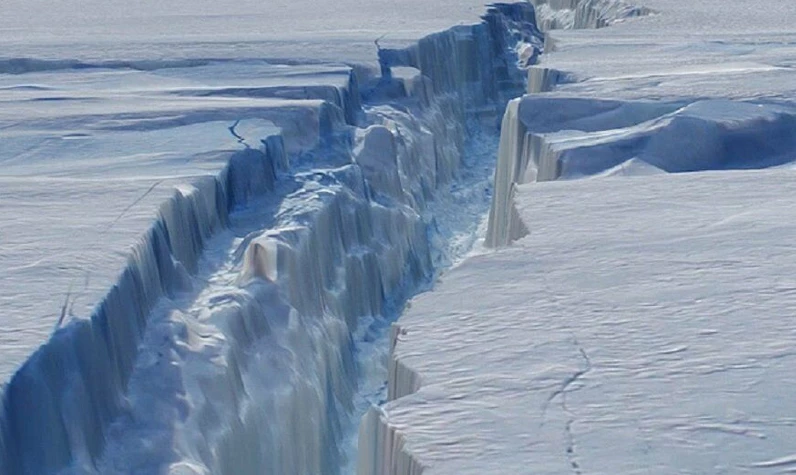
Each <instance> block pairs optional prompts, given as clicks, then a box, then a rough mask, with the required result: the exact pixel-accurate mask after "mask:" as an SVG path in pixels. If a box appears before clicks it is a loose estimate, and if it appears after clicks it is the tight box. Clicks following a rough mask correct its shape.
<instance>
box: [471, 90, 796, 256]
mask: <svg viewBox="0 0 796 475" xmlns="http://www.w3.org/2000/svg"><path fill="white" fill-rule="evenodd" d="M794 130H796V111H794V109H793V107H792V106H788V105H775V104H750V103H747V102H735V101H728V100H721V99H714V100H698V101H688V100H685V101H672V102H668V101H660V102H651V101H618V100H602V99H579V98H547V97H543V96H534V95H529V96H525V97H524V98H522V99H516V100H514V101H512V102H511V103H510V104H509V106H508V107H507V108H506V113H505V115H504V118H503V127H502V134H501V141H500V150H499V152H498V154H499V159H498V164H497V170H496V173H495V196H494V199H493V201H492V209H491V211H490V217H489V228H488V231H487V238H486V242H487V245H490V246H493V247H498V246H504V245H506V244H508V243H510V242H511V241H513V240H515V239H517V238H519V237H522V236H524V235H525V234H527V232H528V229H527V226H526V225H525V224H524V223H522V222H521V220H520V219H518V215H517V212H516V209H515V208H514V190H515V187H516V186H517V185H519V184H522V183H532V182H538V181H550V180H556V179H571V178H578V177H584V176H591V175H597V174H601V173H624V172H623V171H622V170H623V169H626V168H627V166H632V167H633V168H635V169H636V172H638V173H649V172H650V171H651V170H659V171H662V172H667V173H679V172H693V171H701V170H728V169H750V168H766V167H772V166H776V165H782V164H784V163H787V162H790V161H792V160H793V150H794V148H795V147H796V138H794V135H793V131H794ZM639 164H640V166H641V167H642V168H644V170H645V171H640V170H638V167H637V166H636V165H639Z"/></svg>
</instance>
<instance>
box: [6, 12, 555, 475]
mask: <svg viewBox="0 0 796 475" xmlns="http://www.w3.org/2000/svg"><path fill="white" fill-rule="evenodd" d="M540 44H541V37H540V35H539V33H538V30H536V29H535V25H534V18H533V10H532V9H531V8H530V6H528V5H526V4H520V5H502V4H499V5H496V6H494V7H493V8H492V9H491V10H490V11H489V13H488V14H487V15H486V16H485V21H484V22H483V23H480V24H478V25H472V26H460V27H456V28H454V29H451V30H449V31H446V32H442V33H439V34H437V35H432V36H430V37H428V38H425V39H423V40H421V41H420V42H419V43H418V44H417V45H416V46H414V47H412V48H408V49H406V50H382V52H381V59H382V62H383V63H384V66H385V68H386V69H387V70H389V69H390V68H393V67H397V66H409V67H414V68H417V69H418V70H419V71H420V74H418V75H415V76H413V77H410V78H384V81H383V82H382V83H380V84H378V85H376V87H375V88H374V89H373V90H370V91H369V93H368V94H367V98H368V99H370V101H371V102H370V103H369V104H366V107H365V113H364V114H363V113H362V110H361V109H360V106H359V104H360V102H359V92H358V90H357V85H356V83H355V79H356V77H355V76H354V75H353V74H352V76H351V78H352V79H351V84H350V85H349V87H348V88H347V89H345V90H343V91H340V97H335V98H334V100H333V101H332V102H331V103H329V102H327V103H325V104H323V105H322V106H321V107H320V108H319V109H318V113H317V114H315V115H314V116H315V117H316V119H317V122H318V123H317V124H313V125H311V126H310V127H308V129H309V130H315V131H318V135H319V136H318V137H317V138H311V139H310V140H307V141H302V137H298V136H296V134H297V131H298V130H299V129H300V127H299V128H296V129H295V130H293V129H291V130H286V132H285V133H286V134H287V135H286V136H285V141H289V142H290V143H291V144H293V146H292V147H286V145H285V143H284V142H283V137H269V138H267V139H265V140H264V141H263V146H262V148H261V149H260V150H253V149H249V150H247V151H245V152H242V153H240V154H238V155H235V156H233V157H231V159H230V164H229V166H228V167H227V168H226V169H225V170H224V171H223V172H222V173H221V174H220V175H218V176H216V177H210V176H208V177H205V178H203V179H199V180H197V181H196V182H195V183H193V184H192V185H191V186H189V187H183V188H181V189H180V190H178V191H175V194H174V197H173V198H172V199H171V200H170V201H169V202H167V203H164V205H163V206H162V208H161V211H160V213H159V215H158V217H157V219H155V220H154V222H153V224H152V227H151V228H150V229H149V230H148V231H147V233H146V235H145V236H143V237H142V239H141V241H140V243H139V244H138V246H137V247H136V248H135V249H134V250H133V251H132V252H131V255H130V258H129V261H128V264H127V266H126V267H125V269H123V270H122V272H121V274H120V276H119V280H118V282H117V283H116V284H115V285H114V287H113V288H112V289H111V290H110V291H109V292H108V294H107V296H106V297H105V298H104V299H103V301H102V302H100V303H99V304H98V306H97V307H96V309H95V311H94V314H93V315H92V316H91V318H90V319H87V320H79V321H76V322H74V323H71V324H70V325H68V326H67V327H65V328H63V329H61V330H59V331H58V332H56V333H55V334H54V335H53V337H52V338H51V340H50V341H48V342H47V343H46V344H45V345H44V346H42V347H41V349H39V350H38V351H37V352H36V353H35V354H34V355H33V356H32V357H31V358H30V359H29V360H28V361H27V362H26V363H25V365H24V366H23V367H22V368H20V370H19V371H18V372H17V373H16V374H15V376H14V377H13V378H12V380H11V381H10V382H9V384H8V385H7V387H6V388H5V391H4V394H3V408H2V415H0V473H3V474H37V473H56V472H66V473H70V472H77V473H92V472H100V473H122V472H127V471H130V470H141V471H144V472H147V471H151V472H158V471H185V472H188V473H236V474H243V473H253V474H255V473H256V474H261V473H280V474H283V473H336V472H337V470H338V467H339V460H338V459H339V457H340V451H339V449H338V447H337V443H338V442H339V441H338V440H337V439H339V436H340V434H339V432H340V430H341V429H340V427H341V424H342V423H343V422H344V421H345V418H346V417H347V412H348V411H349V410H350V407H349V406H350V398H351V394H352V392H353V390H354V388H355V385H356V371H355V368H354V357H353V356H354V355H353V353H352V351H353V349H352V344H351V341H352V340H351V339H352V333H353V332H354V331H356V329H357V326H358V323H359V321H360V320H361V319H367V318H370V317H374V316H377V315H379V314H381V313H382V312H383V311H384V307H385V306H389V305H392V304H394V303H395V301H396V300H401V299H403V298H405V297H406V296H407V295H408V294H409V293H411V292H412V290H413V289H415V288H417V286H418V285H420V284H421V283H423V282H424V281H427V280H428V279H429V278H431V277H432V275H433V273H434V269H433V264H432V262H431V258H430V248H429V237H430V236H429V232H430V230H429V226H428V225H429V222H428V218H429V217H427V216H424V213H423V212H424V210H425V203H426V202H427V201H428V200H431V199H433V197H434V194H435V193H436V190H437V189H438V188H439V187H440V185H441V184H444V183H448V182H449V181H450V180H453V179H455V177H456V174H457V167H458V165H459V160H460V154H461V146H462V143H463V134H464V123H465V121H466V120H467V117H472V115H473V114H483V113H485V114H486V115H487V116H488V114H489V113H493V112H494V111H495V110H499V108H500V106H501V104H502V103H503V102H505V100H506V99H508V98H509V97H512V96H513V95H515V94H517V91H521V90H522V89H523V88H524V73H522V72H519V70H518V68H517V64H516V63H517V56H518V55H519V56H522V57H523V58H524V61H525V62H527V61H531V60H532V59H533V58H534V57H535V55H536V54H538V47H539V45H540ZM517 45H519V46H517ZM390 88H394V89H397V90H399V91H403V92H401V93H399V94H398V95H397V96H395V95H392V96H389V100H387V96H385V95H384V93H383V92H384V91H385V90H386V89H390ZM396 102H397V103H398V105H397V106H396V105H395V103H396ZM465 109H467V111H466V112H465ZM288 122H289V121H288ZM352 124H361V125H363V126H365V127H364V128H360V129H356V128H353V127H351V125H352ZM302 143H308V144H315V143H317V144H318V146H317V147H316V148H315V149H313V150H309V151H307V150H302V157H303V158H302V163H301V167H302V168H301V169H297V170H290V169H289V162H290V160H291V157H288V155H287V152H286V150H292V151H295V150H297V149H300V148H301V147H300V145H301V144H302ZM296 144H299V145H296ZM307 159H309V160H310V161H312V160H317V163H314V162H311V163H310V164H309V166H307V165H308V163H307ZM280 170H281V174H282V175H281V178H280ZM280 183H282V185H284V186H282V185H280ZM291 187H295V188H291ZM280 190H281V191H280ZM285 190H287V191H285ZM272 195H273V198H275V200H276V201H277V202H279V206H278V207H277V209H276V211H275V212H274V216H273V219H272V220H269V222H271V224H269V226H267V227H265V228H262V229H257V230H254V231H251V232H250V233H249V235H248V236H246V238H245V239H244V240H243V241H242V243H241V245H240V248H239V249H238V250H236V251H235V252H233V253H232V258H231V261H230V262H225V263H223V265H224V266H226V267H225V269H226V271H227V272H228V274H229V275H225V276H220V275H205V274H203V272H205V271H204V270H202V269H203V267H202V266H203V264H202V262H203V261H202V259H203V257H202V256H203V252H204V251H205V250H206V249H207V248H208V246H210V247H211V248H212V247H213V246H217V245H218V242H217V240H218V239H219V238H218V236H219V235H223V234H224V232H225V231H224V229H225V228H226V227H227V226H228V225H229V223H230V219H231V217H230V212H231V211H233V210H235V209H237V207H239V206H241V205H249V206H251V205H252V204H253V203H258V202H259V201H258V200H260V199H261V198H262V199H267V198H268V197H269V196H272ZM241 219H242V218H241ZM230 275H231V276H233V277H234V279H232V281H231V282H226V283H225V284H224V285H223V286H220V287H214V285H215V282H217V281H218V280H220V277H229V276H230ZM197 276H201V277H202V278H201V279H198V278H197ZM161 363H163V364H161ZM142 436H144V437H147V436H153V437H152V439H151V440H149V441H147V440H143V441H142V440H140V438H141V437H142ZM129 437H132V439H130V438H129ZM164 441H167V443H164Z"/></svg>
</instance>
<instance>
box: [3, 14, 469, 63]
mask: <svg viewBox="0 0 796 475" xmlns="http://www.w3.org/2000/svg"><path fill="white" fill-rule="evenodd" d="M484 9H485V8H484V2H483V1H481V0H442V1H436V2H425V1H420V0H402V1H401V2H391V1H387V0H377V1H368V2H362V1H355V0H343V1H340V0H313V1H312V2H305V1H283V0H268V1H258V0H243V1H231V0H224V1H217V0H196V1H187V0H179V1H174V2H168V3H163V2H160V1H158V0H143V1H138V2H128V1H124V0H110V1H100V0H79V1H78V2H51V1H48V0H32V1H24V0H7V1H4V2H3V4H2V6H0V45H2V46H3V54H2V57H5V58H23V57H24V58H31V57H32V58H37V59H58V60H63V59H70V60H83V61H120V60H122V61H123V60H143V61H146V62H150V63H151V62H157V61H159V60H168V61H173V60H176V59H186V58H191V59H207V58H216V59H220V58H226V59H229V58H234V59H242V58H250V59H251V58H258V59H262V58H270V59H277V58H281V59H284V60H290V61H291V62H295V61H297V60H299V61H300V60H312V61H319V60H320V61H332V62H338V63H339V62H353V61H355V62H362V63H368V64H375V61H376V56H375V51H376V48H375V46H374V44H373V41H374V40H376V39H377V38H379V37H382V36H384V39H383V40H382V41H381V43H382V45H383V46H407V45H409V44H410V43H413V42H415V41H417V40H418V39H420V38H422V37H424V36H426V35H429V34H431V33H436V32H439V31H443V30H446V29H448V28H450V27H451V26H454V25H457V24H472V23H477V22H478V21H480V17H481V15H483V14H484ZM2 64H3V63H2V62H0V65H2ZM2 69H3V67H2V66H0V70H2Z"/></svg>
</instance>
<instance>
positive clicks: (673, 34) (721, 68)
mask: <svg viewBox="0 0 796 475" xmlns="http://www.w3.org/2000/svg"><path fill="white" fill-rule="evenodd" d="M537 1H539V2H541V0H537ZM534 3H536V2H534ZM552 3H555V2H552ZM562 3H563V2H562ZM569 3H578V4H592V5H593V6H594V8H596V9H597V11H601V12H603V16H604V17H606V18H608V19H610V18H611V17H610V15H611V14H614V13H617V12H614V11H611V5H612V4H614V3H616V1H614V0H576V1H575V2H569ZM629 3H632V4H633V5H636V6H639V7H643V8H645V9H647V10H648V11H649V12H650V13H649V14H648V15H645V16H641V17H631V18H620V19H619V20H618V21H612V22H608V24H610V26H609V27H607V28H600V29H599V30H593V29H576V30H567V31H558V30H557V31H552V32H549V33H548V38H547V47H546V52H547V53H549V54H546V55H544V56H543V57H542V60H541V62H540V65H539V66H538V67H537V68H538V69H545V68H547V69H553V70H556V71H560V72H562V73H564V74H565V76H566V77H565V78H563V81H564V82H566V83H567V84H561V85H560V86H559V87H558V88H557V93H561V94H576V95H578V96H580V97H585V96H590V97H601V98H620V97H621V98H643V99H656V98H663V99H669V98H672V97H676V98H677V97H683V96H687V97H693V98H702V97H728V98H740V99H751V98H755V99H761V98H765V99H783V100H790V99H792V98H793V96H794V94H796V81H794V80H793V76H794V66H796V63H795V62H794V61H796V60H794V58H796V51H795V50H796V32H794V28H793V23H794V17H796V9H794V5H793V2H792V1H791V0H771V1H765V2H763V1H751V2H747V1H744V2H741V1H724V0H705V1H699V2H691V1H685V0H636V1H633V2H629ZM618 13H620V14H621V13H622V12H621V11H620V12H618ZM587 26H591V25H587Z"/></svg>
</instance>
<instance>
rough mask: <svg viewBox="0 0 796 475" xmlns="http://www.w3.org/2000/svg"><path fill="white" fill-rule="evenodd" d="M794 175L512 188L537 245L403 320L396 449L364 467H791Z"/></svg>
mask: <svg viewBox="0 0 796 475" xmlns="http://www.w3.org/2000/svg"><path fill="white" fill-rule="evenodd" d="M794 178H796V175H794V172H793V171H792V170H776V171H769V170H767V171H751V172H750V171H731V172H710V173H695V174H665V175H655V176H644V177H610V178H593V179H587V180H581V181H560V182H548V183H541V184H527V185H522V186H521V187H519V191H518V194H517V201H518V203H519V205H518V206H519V213H520V215H521V216H522V219H523V220H525V221H526V223H527V225H528V227H529V229H530V230H531V232H530V234H529V235H528V236H526V237H525V238H523V239H521V240H519V241H517V242H515V243H514V245H513V246H512V247H509V248H505V249H503V250H501V251H499V252H496V253H493V254H486V255H482V256H478V257H473V258H471V259H469V260H467V261H466V262H465V263H464V264H462V265H461V266H459V267H457V268H456V269H454V270H453V271H451V272H449V273H448V274H447V275H445V276H443V278H442V282H441V283H440V284H439V285H438V286H437V287H436V288H435V290H434V291H433V292H431V293H428V294H425V295H422V296H420V297H417V298H416V299H414V300H413V302H412V306H411V308H410V309H409V310H408V312H407V313H406V314H405V315H404V316H402V317H401V319H400V320H399V322H398V329H397V331H396V332H395V334H396V337H395V339H396V343H395V345H396V346H395V349H394V354H393V359H394V363H393V365H392V368H393V369H392V371H391V380H390V383H391V389H393V388H394V390H395V393H394V394H395V396H403V397H400V398H399V399H397V400H394V401H392V402H390V403H388V404H386V405H385V406H384V407H383V408H382V412H381V414H380V415H378V416H377V415H375V414H371V415H370V416H369V417H380V418H381V420H382V422H383V425H381V426H380V427H381V428H382V430H381V431H379V432H378V439H376V438H373V439H372V440H373V441H374V442H373V443H374V444H382V445H383V446H384V447H387V446H389V447H391V448H392V452H386V453H383V454H381V455H382V457H381V458H380V459H378V463H381V464H383V465H376V467H377V468H375V469H372V470H369V471H360V473H381V474H388V473H420V470H419V468H421V467H422V468H423V470H422V473H423V474H481V473H541V474H545V473H549V474H554V473H555V474H560V473H584V474H586V473H628V474H632V473H660V474H663V473H781V472H784V471H787V470H789V469H793V468H794V447H793V440H794V438H796V426H794V421H793V400H792V397H790V394H792V392H793V391H794V390H795V389H796V386H795V385H796V382H795V381H794V379H793V368H794V364H796V351H795V350H794V348H796V330H794V328H796V327H794V315H793V309H794V306H796V292H794V288H795V287H796V281H795V280H794V277H793V276H794V272H796V258H794V256H796V253H795V252H794V251H796V249H794V244H793V242H792V241H793V240H792V237H793V235H794V233H796V225H795V224H794V223H793V222H792V219H790V217H791V216H792V214H793V212H792V202H793V197H794V196H796V186H794V183H796V182H794ZM414 389H418V390H417V392H414V393H412V394H409V393H411V392H412V391H413V390H414ZM384 427H387V429H383V428H384ZM370 435H371V436H374V435H375V434H370ZM362 450H363V451H364V450H365V449H362ZM373 450H374V453H376V451H377V450H378V448H373ZM410 458H411V463H413V464H415V467H416V469H415V471H412V470H409V469H404V470H402V469H401V468H400V467H402V466H403V467H409V466H410V463H409V462H408V461H407V460H408V459H410ZM402 464H403V465H402ZM368 468H370V467H368Z"/></svg>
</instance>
